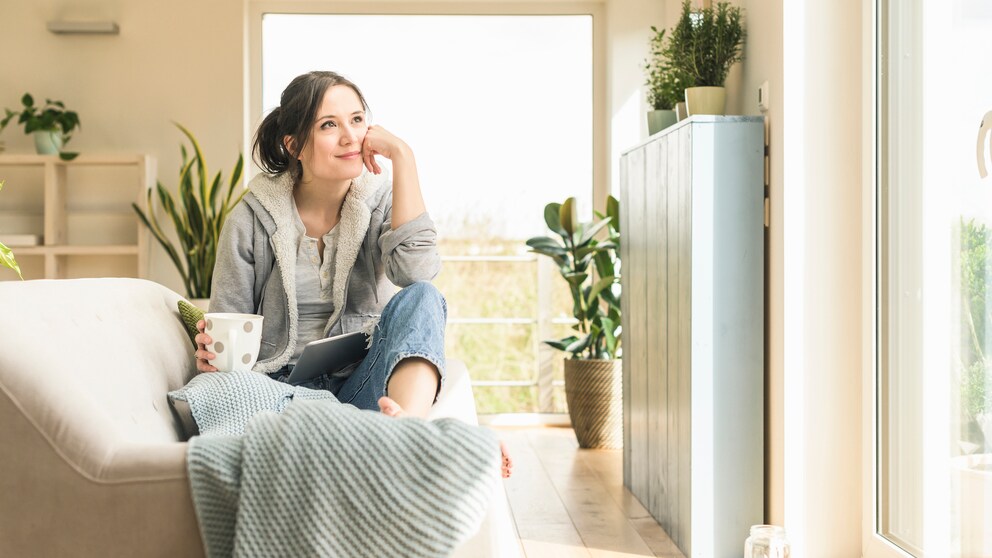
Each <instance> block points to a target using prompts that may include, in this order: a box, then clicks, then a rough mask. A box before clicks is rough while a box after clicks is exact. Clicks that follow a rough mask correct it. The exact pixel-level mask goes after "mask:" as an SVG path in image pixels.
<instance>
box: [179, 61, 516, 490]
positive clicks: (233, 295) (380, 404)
mask: <svg viewBox="0 0 992 558" xmlns="http://www.w3.org/2000/svg"><path fill="white" fill-rule="evenodd" d="M367 109H368V105H367V104H366V102H365V98H364V97H363V96H362V93H361V91H360V90H359V89H358V87H357V86H356V85H355V84H354V83H352V82H351V81H349V80H347V79H345V78H344V77H342V76H340V75H338V74H336V73H334V72H310V73H307V74H304V75H301V76H299V77H297V78H296V79H294V80H293V81H292V82H291V83H290V84H289V86H288V87H286V90H285V91H283V93H282V97H281V100H280V106H279V107H278V108H276V109H275V110H273V111H272V112H271V113H270V114H269V115H268V116H266V117H265V119H264V120H263V121H262V124H261V125H260V126H259V128H258V131H257V132H256V134H255V139H254V145H253V155H254V157H255V161H256V163H257V164H258V165H259V167H261V168H262V169H263V170H264V171H266V172H265V173H263V174H260V175H258V176H256V177H255V178H254V179H253V180H252V181H251V184H250V185H249V189H250V190H251V191H250V192H249V193H248V194H247V195H246V196H245V197H244V199H243V200H242V201H241V202H240V203H239V204H238V205H237V206H236V207H235V208H234V209H233V210H232V211H231V214H230V215H229V216H228V217H227V220H226V221H225V224H224V229H223V231H222V233H221V237H220V241H219V244H218V247H217V262H216V265H215V267H214V276H213V284H212V289H211V294H212V296H211V301H210V311H211V312H238V313H257V314H261V315H263V316H265V320H264V322H263V325H262V345H261V348H260V350H259V357H258V362H257V364H256V365H255V368H254V369H255V370H256V371H258V372H263V373H267V374H269V375H270V376H271V377H273V378H275V379H277V380H282V381H285V380H286V378H287V377H288V374H289V370H290V369H291V367H292V365H293V364H295V362H296V361H297V359H299V356H300V353H301V352H302V351H303V347H304V346H305V345H306V344H307V343H308V342H310V341H313V340H316V339H321V338H323V337H327V336H330V335H337V334H341V333H348V332H352V331H359V330H364V331H366V332H367V333H369V334H370V335H371V336H372V340H371V345H370V349H369V352H368V355H367V356H366V357H365V359H364V360H363V361H362V362H361V364H360V365H359V366H358V367H357V368H356V369H354V370H353V371H351V372H350V373H345V374H341V375H328V376H323V377H320V378H318V379H316V380H314V381H313V382H311V383H310V384H307V385H308V387H313V388H317V389H328V390H330V391H331V392H332V393H334V395H335V396H337V398H338V399H339V400H340V401H341V402H343V403H350V404H352V405H355V406H356V407H359V408H362V409H376V408H378V409H379V410H381V411H383V412H386V413H387V414H390V415H400V414H405V415H410V416H417V417H426V416H427V413H428V412H429V410H430V408H431V405H432V404H433V403H434V400H435V399H436V397H437V394H438V392H439V391H440V388H441V384H442V382H443V381H444V325H445V319H446V313H447V310H446V306H445V301H444V298H443V297H442V296H441V294H440V293H439V292H438V291H437V289H436V288H435V287H434V286H433V285H431V284H430V283H429V281H430V280H431V279H433V278H434V277H435V276H436V275H437V274H438V272H439V271H440V258H439V256H438V252H437V242H436V239H437V232H436V229H435V227H434V223H433V221H432V220H431V218H430V216H429V215H428V214H427V211H426V208H425V205H424V199H423V196H422V194H421V191H420V181H419V178H418V176H417V167H416V161H415V160H414V156H413V152H412V151H411V150H410V147H409V146H408V145H407V144H406V143H404V142H403V140H401V139H399V138H398V137H396V136H394V135H393V134H391V133H389V132H388V131H386V130H385V129H383V128H382V127H380V126H370V125H368V123H367V120H366V111H367ZM376 155H379V156H382V157H385V158H387V159H389V160H390V161H391V163H392V175H393V176H392V179H390V177H389V175H388V174H385V173H383V172H382V169H381V168H380V166H379V164H378V162H377V161H376V160H375V156H376ZM393 285H396V286H399V287H402V290H400V291H399V292H398V293H396V294H394V295H393V294H392V293H393V292H394V291H395V288H394V286H393ZM391 295H392V296H391ZM198 328H199V330H200V333H199V334H197V336H196V341H197V343H198V349H197V351H196V353H195V356H196V359H197V361H196V365H197V369H198V370H200V371H201V372H213V371H216V368H214V367H213V366H211V365H210V364H209V363H208V362H207V360H208V359H211V358H214V355H212V354H209V352H208V351H207V350H206V347H205V346H206V345H207V344H209V343H210V342H211V339H210V338H209V336H207V334H206V333H204V332H203V329H204V322H203V321H201V322H200V323H199V324H198ZM387 394H388V397H386V395H387ZM510 467H511V464H510V460H509V458H508V457H507V456H506V453H505V451H504V458H503V475H504V477H506V476H509V472H510Z"/></svg>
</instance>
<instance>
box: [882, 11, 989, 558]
mask: <svg viewBox="0 0 992 558" xmlns="http://www.w3.org/2000/svg"><path fill="white" fill-rule="evenodd" d="M878 22H879V41H878V47H879V48H878V54H879V58H878V64H877V67H878V72H879V73H878V76H877V77H878V82H877V83H878V89H877V91H878V105H877V108H878V118H879V120H878V136H877V137H878V153H877V155H878V191H877V209H878V212H877V218H878V220H877V233H878V236H877V240H878V244H877V258H878V259H877V262H876V263H877V278H878V284H877V302H878V312H877V326H878V327H877V334H878V335H877V340H878V350H877V355H878V362H877V365H878V366H877V377H876V393H877V401H876V415H875V424H876V433H875V434H876V439H877V447H876V448H875V450H876V458H877V459H876V467H875V474H876V479H875V486H876V489H877V491H876V494H875V498H876V506H875V509H876V510H877V517H876V518H875V524H876V531H877V532H876V533H875V534H876V535H877V536H879V537H882V538H884V539H885V540H886V541H887V542H888V543H891V545H892V547H894V548H895V549H898V551H900V552H901V553H905V554H908V555H911V556H960V557H981V556H992V176H985V177H983V176H982V175H983V174H984V173H983V172H982V171H983V168H984V169H988V171H989V172H992V149H990V146H989V140H988V136H989V135H992V134H989V133H987V131H988V130H990V129H992V3H990V2H985V1H980V0H880V2H879V3H878ZM983 122H984V127H983ZM983 161H984V162H983Z"/></svg>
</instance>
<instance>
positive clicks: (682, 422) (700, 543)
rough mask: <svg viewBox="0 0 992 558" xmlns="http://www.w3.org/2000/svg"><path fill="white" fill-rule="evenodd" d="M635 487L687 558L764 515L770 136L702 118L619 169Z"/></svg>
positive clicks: (643, 148)
mask: <svg viewBox="0 0 992 558" xmlns="http://www.w3.org/2000/svg"><path fill="white" fill-rule="evenodd" d="M620 221H621V233H622V235H623V245H622V251H621V258H622V262H623V270H622V285H623V298H622V303H623V338H624V344H623V347H624V354H623V382H624V484H625V485H626V486H627V487H628V488H629V489H630V491H631V492H632V493H633V494H634V495H635V496H636V497H637V498H638V499H639V500H640V501H641V503H642V504H643V505H644V506H645V508H647V509H648V511H649V512H650V513H651V514H652V515H653V516H654V517H655V518H656V519H657V520H658V522H659V523H660V524H661V526H662V527H664V528H665V530H666V531H667V532H668V533H669V535H670V536H671V537H672V539H673V540H674V541H675V543H676V544H677V545H678V546H679V548H681V549H682V551H683V552H684V553H685V554H686V556H688V557H692V558H698V557H718V558H724V557H728V558H729V557H739V556H740V555H741V554H742V552H743V545H744V539H746V538H747V536H748V529H749V528H750V526H751V525H753V524H759V523H763V522H764V521H763V514H764V493H765V490H764V393H765V392H764V368H765V367H764V327H765V326H764V323H765V320H764V309H765V304H764V231H765V228H764V124H763V122H762V119H761V118H760V117H742V116H694V117H692V118H689V119H688V120H685V121H683V122H680V123H678V124H676V125H675V126H672V127H670V128H668V129H667V130H665V131H664V132H663V133H661V134H659V135H655V136H652V137H651V138H650V139H648V140H647V141H646V142H644V143H643V144H641V145H638V146H636V147H634V148H633V149H630V150H629V151H627V152H625V153H624V154H623V156H622V157H621V160H620Z"/></svg>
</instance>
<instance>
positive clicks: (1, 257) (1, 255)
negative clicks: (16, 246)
mask: <svg viewBox="0 0 992 558" xmlns="http://www.w3.org/2000/svg"><path fill="white" fill-rule="evenodd" d="M0 185H2V184H0ZM0 265H2V266H4V267H9V268H10V269H13V270H14V271H16V272H17V276H18V277H20V278H21V280H22V281H23V280H24V276H23V275H21V266H19V265H17V260H15V259H14V252H13V251H12V250H11V249H10V248H7V247H6V246H5V245H4V244H3V243H2V242H0Z"/></svg>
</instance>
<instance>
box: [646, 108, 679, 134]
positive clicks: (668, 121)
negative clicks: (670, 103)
mask: <svg viewBox="0 0 992 558" xmlns="http://www.w3.org/2000/svg"><path fill="white" fill-rule="evenodd" d="M676 122H678V119H677V118H676V117H675V111H674V110H651V111H648V135H649V136H653V135H655V134H657V133H658V132H660V131H662V130H664V129H665V128H667V127H669V126H671V125H672V124H675V123H676Z"/></svg>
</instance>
